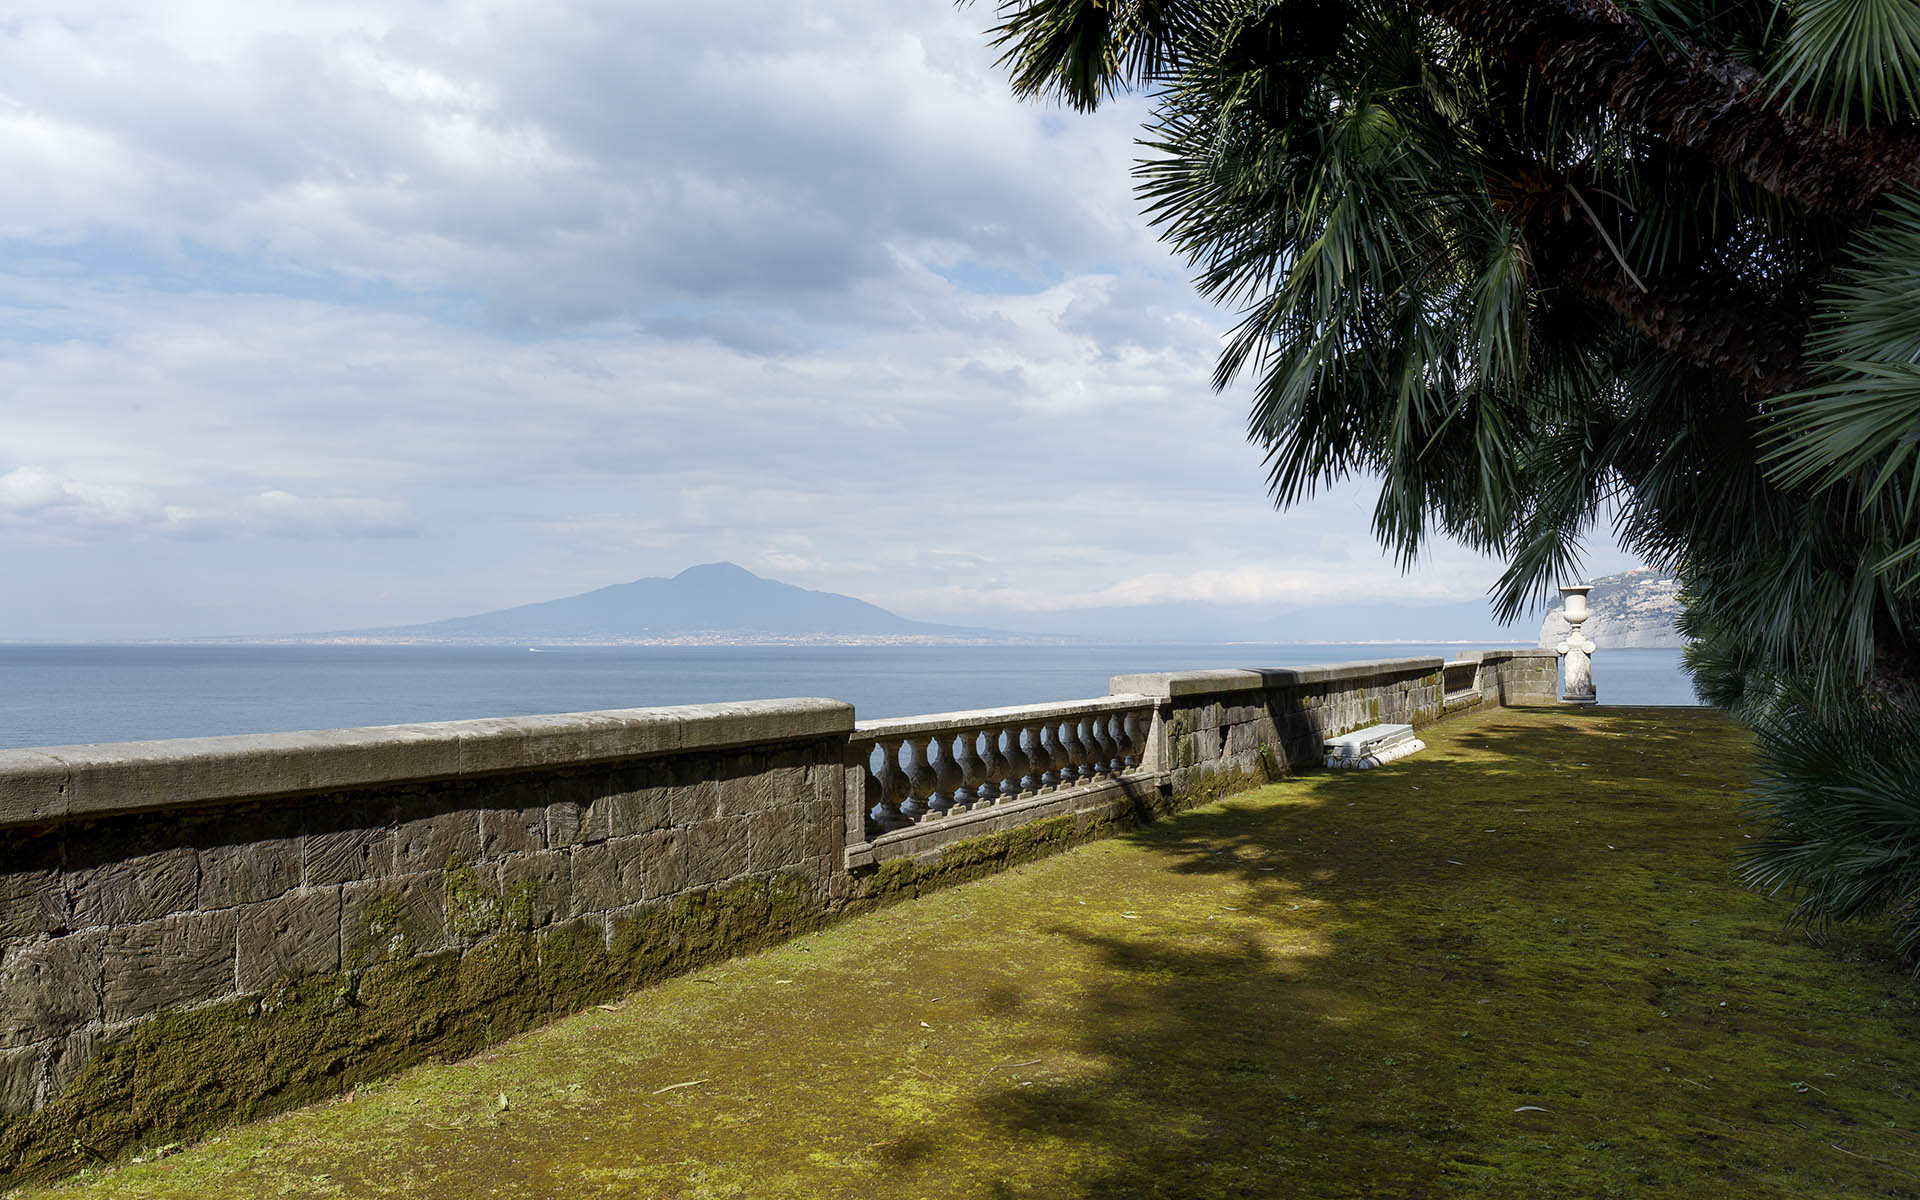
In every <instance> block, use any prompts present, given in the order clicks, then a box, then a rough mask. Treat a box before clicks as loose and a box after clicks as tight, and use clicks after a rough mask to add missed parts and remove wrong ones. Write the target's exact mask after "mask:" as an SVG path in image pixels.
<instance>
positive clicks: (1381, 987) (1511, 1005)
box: [978, 715, 1836, 1197]
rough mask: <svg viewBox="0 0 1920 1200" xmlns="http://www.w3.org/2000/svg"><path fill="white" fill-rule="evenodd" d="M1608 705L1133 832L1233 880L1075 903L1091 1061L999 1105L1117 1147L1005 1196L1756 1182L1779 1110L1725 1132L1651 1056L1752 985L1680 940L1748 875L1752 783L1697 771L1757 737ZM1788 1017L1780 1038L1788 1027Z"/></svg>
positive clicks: (1738, 761)
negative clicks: (1210, 903) (1741, 820)
mask: <svg viewBox="0 0 1920 1200" xmlns="http://www.w3.org/2000/svg"><path fill="white" fill-rule="evenodd" d="M1601 721H1602V723H1601V725H1600V726H1598V727H1597V728H1596V725H1595V718H1591V717H1584V716H1583V717H1578V718H1568V719H1567V721H1566V722H1558V721H1556V722H1548V723H1545V724H1543V723H1541V722H1538V721H1529V722H1502V721H1499V720H1488V721H1486V722H1484V723H1481V724H1478V725H1476V726H1475V727H1473V728H1472V729H1471V730H1465V731H1462V732H1461V733H1459V734H1457V735H1455V736H1454V737H1453V738H1452V739H1451V741H1452V745H1451V746H1450V747H1444V748H1443V751H1444V752H1443V753H1440V754H1435V755H1432V756H1430V757H1419V758H1414V759H1409V760H1405V761H1404V762H1403V763H1401V764H1397V765H1396V767H1394V768H1389V769H1387V770H1383V771H1379V772H1374V773H1368V774H1366V775H1349V774H1343V773H1327V774H1319V775H1315V776H1311V777H1308V778H1305V779H1302V780H1298V781H1296V782H1295V783H1294V784H1293V785H1291V786H1290V787H1289V788H1288V789H1287V792H1286V793H1285V797H1286V798H1285V799H1284V800H1282V801H1281V802H1275V801H1274V799H1273V798H1272V797H1271V796H1265V797H1260V798H1253V799H1247V798H1237V799H1232V800H1229V801H1227V802H1225V803H1223V804H1220V805H1216V806H1213V807H1211V808H1208V809H1203V810H1200V811H1196V812H1193V813H1189V814H1186V815H1184V816H1182V817H1180V818H1179V819H1177V820H1174V821H1170V822H1167V823H1164V824H1162V825H1159V826H1156V827H1152V828H1148V829H1145V830H1142V831H1139V832H1137V833H1136V834H1134V835H1132V837H1133V840H1134V841H1136V842H1137V843H1138V844H1140V845H1142V846H1145V847H1147V848H1149V849H1151V850H1153V851H1154V852H1156V853H1159V854H1162V855H1164V856H1165V857H1166V858H1167V860H1168V869H1169V870H1171V871H1173V872H1175V873H1178V874H1181V875H1188V876H1191V875H1207V876H1218V877H1220V879H1222V880H1223V881H1226V882H1230V883H1231V884H1232V885H1233V887H1232V889H1231V890H1230V891H1229V892H1228V893H1226V894H1227V895H1228V896H1229V897H1230V898H1228V899H1227V900H1226V902H1225V903H1224V904H1222V905H1220V906H1219V907H1220V908H1221V909H1222V910H1223V911H1222V913H1221V914H1220V916H1221V917H1222V918H1223V919H1222V920H1221V921H1220V922H1217V923H1216V925H1217V927H1218V932H1214V933H1208V934H1204V935H1193V934H1191V933H1188V934H1176V935H1174V936H1165V934H1164V932H1162V931H1155V930H1153V929H1151V928H1150V927H1145V926H1143V928H1142V931H1141V933H1140V934H1138V935H1136V934H1134V932H1133V931H1132V930H1128V931H1127V932H1125V933H1124V934H1119V935H1115V934H1109V933H1102V932H1098V931H1093V930H1089V929H1087V928H1084V927H1056V928H1055V930H1054V932H1056V933H1058V934H1061V935H1063V936H1066V937H1068V938H1070V939H1072V940H1073V941H1074V942H1075V943H1077V944H1079V945H1080V946H1082V947H1083V948H1084V949H1086V950H1087V951H1089V952H1090V953H1091V955H1092V956H1093V958H1094V959H1095V961H1096V962H1097V963H1098V966H1099V971H1098V973H1097V977H1098V979H1099V985H1098V986H1097V987H1095V988H1092V989H1089V991H1088V994H1087V995H1086V996H1085V997H1084V999H1083V1000H1082V1001H1081V1002H1080V1003H1079V1005H1078V1009H1077V1018H1078V1028H1077V1034H1076V1040H1077V1045H1076V1050H1077V1051H1078V1053H1079V1054H1081V1055H1083V1056H1086V1057H1087V1058H1090V1059H1091V1060H1092V1061H1094V1062H1096V1063H1097V1064H1099V1066H1098V1067H1097V1069H1095V1070H1093V1071H1091V1072H1083V1073H1078V1074H1074V1073H1067V1072H1063V1073H1060V1074H1058V1075H1053V1076H1049V1075H1048V1074H1047V1073H1046V1072H1047V1068H1046V1067H1045V1066H1044V1065H1043V1066H1041V1067H1039V1068H1038V1069H1037V1071H1036V1072H1034V1073H1033V1074H1032V1076H1031V1077H1030V1078H1027V1079H1014V1078H1008V1079H1007V1080H1006V1081H1005V1083H1003V1084H1001V1085H999V1086H997V1087H996V1088H995V1089H994V1090H993V1092H992V1093H991V1094H990V1095H989V1096H987V1097H986V1098H985V1099H984V1100H982V1101H981V1102H980V1103H979V1107H978V1113H979V1117H980V1119H982V1120H983V1121H985V1122H987V1123H988V1124H990V1125H993V1126H997V1127H999V1128H1001V1129H1002V1130H1003V1131H1005V1132H1007V1133H1009V1134H1012V1135H1013V1136H1015V1137H1016V1139H1018V1138H1023V1137H1024V1138H1035V1139H1064V1140H1067V1141H1070V1142H1072V1143H1074V1144H1075V1145H1076V1146H1077V1147H1079V1149H1080V1150H1081V1151H1082V1161H1088V1162H1094V1163H1098V1164H1099V1165H1098V1166H1097V1167H1093V1168H1090V1169H1088V1170H1087V1171H1086V1172H1084V1173H1083V1174H1082V1175H1081V1176H1080V1177H1078V1178H1072V1179H1056V1180H1051V1181H1037V1180H1032V1179H1022V1178H1020V1177H1018V1176H1017V1175H1016V1174H1009V1175H1008V1176H1007V1177H1006V1178H1005V1179H1003V1180H1002V1181H1001V1182H1000V1183H999V1184H998V1185H997V1186H998V1187H999V1189H1000V1190H999V1191H998V1192H996V1193H995V1194H1006V1195H1015V1194H1018V1195H1047V1196H1056V1195H1057V1196H1086V1197H1119V1196H1142V1197H1145V1196H1181V1197H1197V1196H1222V1197H1227V1196H1262V1197H1265V1196H1301V1197H1321V1196H1380V1197H1393V1196H1407V1197H1413V1196H1429V1195H1442V1194H1456V1193H1457V1191H1458V1190H1459V1189H1463V1188H1464V1189H1466V1190H1468V1191H1474V1190H1476V1189H1479V1188H1483V1187H1484V1188H1490V1189H1492V1190H1491V1191H1490V1192H1489V1193H1487V1194H1503V1195H1568V1196H1571V1195H1596V1196H1597V1195H1644V1194H1655V1193H1660V1192H1662V1191H1666V1190H1669V1189H1672V1190H1674V1191H1675V1194H1682V1193H1684V1191H1685V1190H1686V1189H1687V1188H1690V1187H1696V1186H1699V1187H1705V1188H1706V1189H1707V1191H1709V1192H1711V1191H1713V1190H1715V1189H1719V1188H1724V1187H1726V1186H1727V1184H1728V1182H1729V1179H1734V1180H1738V1179H1741V1178H1747V1179H1749V1180H1751V1179H1753V1178H1757V1175H1758V1173H1760V1172H1762V1171H1763V1170H1764V1169H1766V1168H1765V1167H1764V1164H1765V1162H1766V1161H1767V1160H1768V1159H1769V1156H1770V1155H1771V1154H1772V1153H1773V1151H1774V1149H1775V1147H1774V1146H1772V1145H1771V1144H1770V1142H1768V1141H1767V1139H1766V1137H1765V1136H1764V1132H1763V1133H1762V1134H1760V1135H1756V1138H1755V1139H1754V1140H1747V1139H1745V1138H1744V1137H1741V1136H1733V1135H1730V1134H1728V1133H1727V1132H1726V1131H1725V1130H1720V1129H1716V1128H1714V1127H1713V1126H1712V1124H1711V1122H1710V1121H1709V1120H1708V1119H1707V1118H1705V1117H1703V1116H1701V1115H1700V1114H1699V1112H1698V1111H1697V1110H1698V1108H1699V1105H1698V1103H1697V1099H1698V1097H1697V1095H1685V1096H1682V1095H1679V1094H1677V1093H1676V1092H1675V1090H1674V1087H1673V1086H1672V1083H1671V1077H1670V1076H1665V1077H1663V1076H1661V1075H1660V1074H1659V1073H1658V1072H1657V1071H1655V1070H1654V1068H1653V1067H1652V1065H1651V1064H1652V1063H1653V1062H1654V1061H1655V1060H1656V1059H1658V1058H1659V1056H1661V1055H1672V1056H1678V1055H1682V1054H1684V1053H1686V1052H1688V1051H1689V1047H1690V1046H1691V1045H1692V1043H1693V1041H1696V1040H1699V1039H1702V1038H1707V1037H1708V1036H1709V1035H1710V1034H1711V1033H1712V1032H1713V1030H1712V1028H1711V1027H1710V1026H1705V1027H1700V1028H1696V1027H1693V1026H1683V1025H1680V1024H1677V1023H1675V1022H1672V1021H1667V1020H1664V1018H1666V1015H1667V1014H1666V1012H1665V1011H1663V1010H1662V1007H1661V1006H1662V1005H1670V1004H1677V1001H1675V1000H1674V999H1673V997H1674V996H1676V995H1681V994H1685V993H1686V986H1687V985H1688V984H1693V983H1698V984H1700V985H1701V986H1711V987H1722V986H1734V985H1735V984H1737V982H1738V981H1737V980H1735V979H1731V978H1728V979H1720V978H1715V977H1712V976H1711V975H1710V973H1711V972H1712V971H1713V970H1715V969H1716V968H1715V966H1714V964H1713V962H1712V961H1710V960H1711V958H1712V955H1711V952H1710V950H1702V951H1701V952H1699V953H1696V952H1695V950H1694V949H1691V948H1690V947H1691V945H1692V943H1690V942H1687V941H1686V940H1685V938H1680V939H1679V940H1676V935H1677V933H1678V932H1679V931H1683V930H1686V931H1689V932H1688V934H1687V936H1688V937H1690V936H1692V934H1691V932H1690V927H1689V926H1688V925H1686V924H1685V923H1686V922H1692V923H1693V925H1695V926H1697V925H1699V924H1700V922H1701V921H1702V920H1703V919H1704V918H1703V917H1702V916H1701V911H1703V910H1697V908H1698V906H1702V905H1704V906H1706V907H1707V908H1712V907H1713V906H1714V905H1715V904H1718V903H1719V901H1717V900H1714V899H1712V897H1713V896H1715V895H1718V894H1722V893H1731V892H1732V890H1733V888H1732V884H1731V881H1730V879H1729V873H1730V868H1729V863H1728V852H1727V849H1728V844H1727V842H1726V841H1725V840H1723V839H1724V838H1725V835H1726V825H1727V822H1728V821H1729V820H1730V819H1731V811H1732V805H1731V803H1725V804H1721V805H1720V806H1719V807H1718V808H1717V809H1714V810H1712V811H1705V810H1703V804H1702V799H1701V795H1702V791H1703V790H1708V784H1707V782H1706V781H1707V779H1709V778H1711V777H1712V776H1713V775H1714V774H1715V773H1718V775H1719V776H1720V779H1719V780H1718V781H1716V783H1717V782H1723V781H1725V780H1726V779H1729V778H1731V779H1735V780H1744V778H1745V772H1746V771H1747V770H1748V769H1749V767H1748V764H1747V762H1746V760H1745V758H1744V756H1743V748H1744V746H1745V741H1744V738H1743V736H1742V735H1738V734H1735V733H1731V732H1729V731H1728V730H1726V729H1724V728H1721V727H1719V726H1717V725H1713V726H1703V730H1704V731H1705V732H1704V733H1703V732H1701V731H1695V733H1694V734H1692V735H1690V734H1689V733H1688V732H1686V731H1685V730H1684V729H1676V728H1667V729H1665V730H1663V729H1662V728H1660V727H1659V726H1658V725H1656V724H1655V723H1654V722H1653V721H1651V720H1641V719H1634V718H1631V717H1629V716H1621V715H1615V716H1613V717H1611V718H1602V719H1601ZM1582 732H1585V733H1588V734H1594V733H1596V732H1604V733H1608V734H1609V735H1610V736H1587V737H1578V736H1570V735H1578V734H1580V733H1582ZM1462 752H1468V753H1462ZM1570 754H1572V755H1577V757H1569V755H1570ZM1681 772H1685V773H1686V775H1685V776H1684V777H1683V776H1681V775H1680V773H1681ZM1692 777H1698V786H1693V785H1688V784H1686V779H1687V778H1692ZM1710 790H1711V791H1712V792H1713V793H1715V794H1716V795H1717V796H1725V795H1726V794H1727V793H1726V792H1725V791H1723V790H1721V789H1720V788H1719V787H1718V786H1713V787H1712V788H1711V789H1710ZM1619 847H1624V849H1617V848H1619ZM1679 883H1686V884H1689V885H1692V896H1691V897H1690V898H1680V897H1677V895H1676V892H1675V891H1674V890H1672V889H1676V888H1677V885H1678V884H1679ZM1716 889H1718V890H1717V891H1716ZM1702 896H1706V897H1708V898H1707V899H1702V898H1701V897H1702ZM1681 899H1684V903H1680V902H1679V901H1680V900H1681ZM1688 905H1693V906H1696V907H1688ZM1722 907H1724V905H1723V906H1722ZM1232 910H1237V911H1232ZM1748 923H1749V924H1753V922H1752V920H1751V918H1749V919H1748ZM1187 928H1188V929H1189V930H1190V929H1191V928H1192V926H1191V924H1189V925H1188V926H1187ZM1776 932H1777V931H1776ZM1756 936H1761V937H1763V938H1764V937H1765V936H1766V935H1765V934H1764V933H1763V934H1758V935H1756ZM1676 962H1678V963H1681V964H1682V965H1683V966H1684V969H1685V975H1683V976H1682V977H1681V979H1682V982H1681V983H1676V982H1675V981H1674V979H1675V969H1674V964H1675V963H1676ZM1736 974H1737V971H1736ZM1690 976H1700V977H1701V978H1700V979H1690V978H1688V977H1690ZM1709 1011H1711V1010H1709ZM1790 1029H1791V1027H1790V1026H1789V1027H1788V1029H1783V1030H1782V1031H1781V1032H1780V1033H1779V1034H1778V1035H1774V1034H1770V1033H1766V1034H1762V1035H1761V1036H1763V1037H1777V1039H1778V1041H1779V1046H1778V1048H1779V1049H1782V1050H1786V1049H1789V1048H1790V1047H1789V1046H1788V1045H1787V1041H1788V1034H1789V1032H1790ZM1623 1112H1625V1113H1632V1114H1634V1116H1633V1119H1632V1121H1631V1122H1630V1124H1631V1125H1632V1126H1633V1128H1634V1129H1635V1130H1637V1131H1640V1132H1637V1133H1634V1134H1633V1135H1631V1136H1629V1135H1628V1134H1625V1133H1623V1132H1622V1124H1621V1121H1620V1120H1619V1119H1618V1118H1619V1117H1620V1115H1621V1114H1622V1113H1623ZM1714 1119H1718V1118H1714ZM1760 1124H1761V1125H1765V1124H1766V1122H1765V1121H1764V1120H1762V1121H1761V1122H1760ZM1648 1130H1670V1131H1671V1133H1672V1138H1671V1139H1670V1140H1666V1139H1665V1135H1664V1134H1657V1135H1650V1134H1647V1133H1646V1131H1648ZM1716 1139H1717V1140H1716ZM1834 1157H1836V1156H1833V1155H1830V1154H1829V1155H1827V1156H1826V1158H1828V1159H1832V1158H1834ZM1818 1166H1819V1167H1820V1168H1821V1169H1830V1168H1833V1167H1834V1166H1835V1164H1834V1163H1832V1162H1829V1161H1824V1160H1823V1161H1821V1162H1820V1163H1819V1164H1818Z"/></svg>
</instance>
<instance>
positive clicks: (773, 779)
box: [718, 756, 811, 817]
mask: <svg viewBox="0 0 1920 1200" xmlns="http://www.w3.org/2000/svg"><path fill="white" fill-rule="evenodd" d="M747 770H748V773H746V774H740V775H735V776H734V777H732V778H730V779H723V780H721V781H720V787H719V798H718V799H719V804H718V813H719V815H720V816H722V817H744V816H751V815H753V814H754V813H762V812H767V811H770V810H772V809H775V808H780V807H783V806H785V805H789V804H798V803H799V802H800V801H802V800H805V799H806V798H807V796H808V794H809V792H810V790H811V789H810V787H809V785H808V782H807V772H806V768H805V767H795V766H789V767H772V768H767V769H764V770H760V769H755V768H754V764H753V762H752V758H751V756H749V760H748V763H747Z"/></svg>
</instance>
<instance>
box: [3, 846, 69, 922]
mask: <svg viewBox="0 0 1920 1200" xmlns="http://www.w3.org/2000/svg"><path fill="white" fill-rule="evenodd" d="M0 837H5V838H6V852H5V854H4V857H0V941H4V940H5V939H7V938H28V937H37V936H39V935H40V934H58V933H65V932H66V931H67V930H68V929H69V928H70V927H71V925H72V922H73V908H72V906H71V905H70V904H68V903H67V890H66V887H65V886H64V885H63V884H62V882H61V878H60V858H61V849H62V848H61V845H60V839H59V838H58V837H55V836H52V835H50V834H49V835H42V836H37V837H36V836H26V835H24V834H20V833H18V832H14V831H9V833H8V834H4V835H0Z"/></svg>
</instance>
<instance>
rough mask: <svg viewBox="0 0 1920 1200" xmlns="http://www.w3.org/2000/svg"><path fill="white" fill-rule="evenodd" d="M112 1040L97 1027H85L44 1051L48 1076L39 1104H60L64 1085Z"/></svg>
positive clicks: (113, 1038) (113, 1039)
mask: <svg viewBox="0 0 1920 1200" xmlns="http://www.w3.org/2000/svg"><path fill="white" fill-rule="evenodd" d="M121 1028H122V1029H124V1028H126V1027H125V1026H122V1027H121ZM115 1040H117V1038H116V1036H115V1035H113V1034H110V1033H108V1032H106V1031H103V1030H102V1029H101V1028H100V1027H99V1026H97V1025H84V1026H82V1027H80V1028H79V1029H76V1030H74V1031H73V1032H72V1033H70V1034H68V1035H67V1036H66V1037H64V1038H62V1039H61V1040H59V1041H57V1042H55V1043H54V1044H53V1046H52V1047H51V1048H50V1049H49V1050H48V1051H47V1067H46V1071H47V1074H46V1082H45V1084H44V1087H45V1091H44V1093H43V1098H42V1100H41V1103H43V1104H52V1103H54V1102H55V1101H57V1100H59V1099H60V1097H61V1095H62V1094H63V1093H64V1092H65V1091H66V1090H67V1085H68V1084H70V1083H72V1082H73V1081H74V1079H75V1078H76V1077H78V1076H79V1074H80V1072H81V1071H82V1070H84V1069H85V1068H86V1065H87V1063H88V1062H89V1061H90V1060H91V1059H92V1058H93V1056H94V1055H95V1054H96V1053H98V1052H99V1051H101V1050H104V1049H106V1048H107V1047H108V1046H109V1045H111V1044H112V1043H113V1042H114V1041H115Z"/></svg>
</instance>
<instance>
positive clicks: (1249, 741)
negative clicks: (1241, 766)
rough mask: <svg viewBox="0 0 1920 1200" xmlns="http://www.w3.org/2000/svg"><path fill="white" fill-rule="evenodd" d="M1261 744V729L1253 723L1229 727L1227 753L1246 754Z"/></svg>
mask: <svg viewBox="0 0 1920 1200" xmlns="http://www.w3.org/2000/svg"><path fill="white" fill-rule="evenodd" d="M1259 744H1260V731H1259V730H1258V729H1257V728H1255V727H1254V726H1253V725H1252V724H1251V723H1248V724H1244V725H1231V726H1228V728H1227V744H1226V747H1225V752H1226V753H1227V754H1245V753H1246V752H1247V751H1249V750H1252V749H1253V748H1254V747H1256V746H1258V745H1259Z"/></svg>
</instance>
